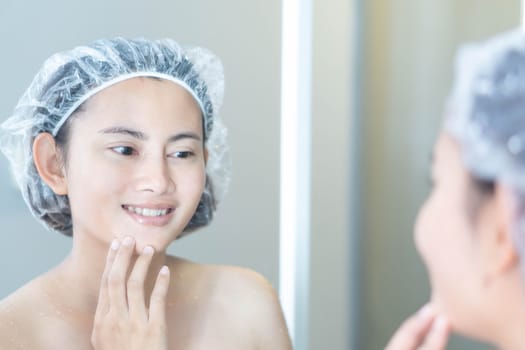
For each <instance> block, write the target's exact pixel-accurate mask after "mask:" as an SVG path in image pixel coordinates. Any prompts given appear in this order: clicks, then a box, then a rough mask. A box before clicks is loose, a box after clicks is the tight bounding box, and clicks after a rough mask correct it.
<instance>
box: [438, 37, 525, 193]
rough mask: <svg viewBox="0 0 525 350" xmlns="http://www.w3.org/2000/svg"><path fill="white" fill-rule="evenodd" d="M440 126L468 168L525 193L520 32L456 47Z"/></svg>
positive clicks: (524, 46) (524, 40)
mask: <svg viewBox="0 0 525 350" xmlns="http://www.w3.org/2000/svg"><path fill="white" fill-rule="evenodd" d="M444 126H445V129H446V130H447V131H449V132H450V133H451V134H453V135H454V137H455V138H456V139H457V140H458V141H459V142H460V144H461V146H462V154H463V157H464V160H465V162H466V166H467V168H468V169H469V170H470V171H472V173H473V174H474V175H476V176H477V177H479V178H481V179H485V180H498V181H502V182H505V183H507V184H509V185H511V186H512V187H514V188H516V189H517V190H519V191H520V192H524V193H525V176H524V175H523V174H525V34H524V33H523V32H522V31H521V30H516V31H512V32H508V33H504V34H502V35H499V36H497V37H495V38H493V39H490V40H488V41H486V42H483V43H477V44H469V45H466V46H464V47H462V48H461V49H460V50H459V53H458V55H457V60H456V75H455V84H454V87H453V90H452V94H451V96H450V99H449V105H448V110H447V116H446V118H445V125H444Z"/></svg>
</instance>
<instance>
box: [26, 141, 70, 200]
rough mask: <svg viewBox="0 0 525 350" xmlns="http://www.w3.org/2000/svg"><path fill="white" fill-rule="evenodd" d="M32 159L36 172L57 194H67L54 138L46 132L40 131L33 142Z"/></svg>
mask: <svg viewBox="0 0 525 350" xmlns="http://www.w3.org/2000/svg"><path fill="white" fill-rule="evenodd" d="M33 160H34V162H35V166H36V170H37V171H38V174H39V175H40V177H41V178H42V180H44V182H45V183H46V184H47V185H48V186H49V187H50V188H51V189H52V190H53V192H55V193H56V194H58V195H66V194H67V182H66V177H65V171H64V166H63V161H62V157H61V154H60V151H59V150H58V148H57V145H56V142H55V138H54V137H53V136H52V135H51V134H49V133H47V132H44V133H40V134H38V135H37V136H36V138H35V141H34V142H33Z"/></svg>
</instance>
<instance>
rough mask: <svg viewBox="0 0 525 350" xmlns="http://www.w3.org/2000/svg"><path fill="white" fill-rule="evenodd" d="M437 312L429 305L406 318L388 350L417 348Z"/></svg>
mask: <svg viewBox="0 0 525 350" xmlns="http://www.w3.org/2000/svg"><path fill="white" fill-rule="evenodd" d="M434 318H435V313H434V311H433V310H432V308H431V307H430V306H429V305H426V306H424V307H423V308H422V309H421V310H420V311H419V312H418V313H417V314H416V315H414V316H412V317H410V318H409V319H408V320H406V321H405V322H404V323H403V324H402V325H401V327H400V328H399V329H398V330H397V332H396V333H395V334H394V336H393V337H392V339H391V340H390V342H389V343H388V345H387V346H386V350H415V349H417V348H418V347H419V346H420V345H421V343H422V342H423V340H424V338H425V336H426V334H427V333H428V332H429V330H430V326H431V324H432V320H433V319H434Z"/></svg>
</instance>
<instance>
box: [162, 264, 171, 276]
mask: <svg viewBox="0 0 525 350" xmlns="http://www.w3.org/2000/svg"><path fill="white" fill-rule="evenodd" d="M168 272H170V269H168V267H167V266H166V265H164V266H162V268H161V269H160V274H161V275H167V274H168Z"/></svg>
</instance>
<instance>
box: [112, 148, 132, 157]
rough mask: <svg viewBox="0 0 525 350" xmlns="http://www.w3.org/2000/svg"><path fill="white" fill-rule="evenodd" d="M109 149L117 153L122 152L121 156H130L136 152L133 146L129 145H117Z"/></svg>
mask: <svg viewBox="0 0 525 350" xmlns="http://www.w3.org/2000/svg"><path fill="white" fill-rule="evenodd" d="M111 149H112V150H113V151H114V152H116V153H118V154H122V155H123V156H131V155H133V154H135V153H136V152H135V150H134V149H133V147H129V146H117V147H113V148H111Z"/></svg>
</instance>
